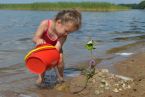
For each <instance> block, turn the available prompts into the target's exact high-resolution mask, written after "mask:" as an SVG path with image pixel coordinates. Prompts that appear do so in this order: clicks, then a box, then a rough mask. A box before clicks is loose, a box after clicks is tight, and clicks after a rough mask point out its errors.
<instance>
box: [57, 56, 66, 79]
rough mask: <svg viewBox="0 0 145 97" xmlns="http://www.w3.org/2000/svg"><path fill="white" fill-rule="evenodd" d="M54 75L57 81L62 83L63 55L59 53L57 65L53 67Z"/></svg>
mask: <svg viewBox="0 0 145 97" xmlns="http://www.w3.org/2000/svg"><path fill="white" fill-rule="evenodd" d="M55 71H56V75H57V77H58V80H59V81H64V61H63V54H62V53H60V60H59V63H58V65H57V66H56V67H55Z"/></svg>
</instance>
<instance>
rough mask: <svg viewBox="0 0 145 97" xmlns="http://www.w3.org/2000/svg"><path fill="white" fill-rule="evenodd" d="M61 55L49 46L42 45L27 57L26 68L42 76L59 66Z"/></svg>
mask: <svg viewBox="0 0 145 97" xmlns="http://www.w3.org/2000/svg"><path fill="white" fill-rule="evenodd" d="M59 58H60V54H59V52H58V50H57V49H56V48H55V47H54V46H52V45H48V44H44V45H40V46H37V47H36V48H34V49H33V50H31V51H30V52H29V53H28V54H27V55H26V56H25V63H26V67H27V68H28V69H29V70H30V71H31V72H32V73H35V74H42V73H43V72H44V71H46V70H47V69H50V68H52V67H54V66H56V65H57V64H58V61H59Z"/></svg>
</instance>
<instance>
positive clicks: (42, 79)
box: [36, 72, 45, 84]
mask: <svg viewBox="0 0 145 97" xmlns="http://www.w3.org/2000/svg"><path fill="white" fill-rule="evenodd" d="M44 75H45V72H44V73H42V74H39V75H38V78H37V80H36V84H41V83H43V81H44Z"/></svg>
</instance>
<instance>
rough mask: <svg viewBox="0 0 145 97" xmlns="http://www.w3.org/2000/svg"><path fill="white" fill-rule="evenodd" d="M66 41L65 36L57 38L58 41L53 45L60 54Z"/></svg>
mask: <svg viewBox="0 0 145 97" xmlns="http://www.w3.org/2000/svg"><path fill="white" fill-rule="evenodd" d="M66 39H67V36H64V37H62V38H59V39H58V41H57V43H56V45H55V47H56V49H57V50H58V51H59V52H60V53H62V46H63V44H64V42H65V41H66Z"/></svg>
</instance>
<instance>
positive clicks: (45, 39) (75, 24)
mask: <svg viewBox="0 0 145 97" xmlns="http://www.w3.org/2000/svg"><path fill="white" fill-rule="evenodd" d="M80 26H81V13H80V12H79V11H77V10H63V11H60V12H58V14H57V15H56V16H55V18H54V19H52V20H43V21H42V22H41V23H40V26H39V27H38V29H37V31H36V32H35V35H34V37H33V42H34V43H35V44H36V45H40V44H45V43H48V44H51V45H54V46H55V47H56V49H57V50H58V51H59V52H60V60H59V64H58V65H57V66H56V67H55V70H56V75H57V78H58V81H60V82H62V81H64V78H63V71H64V62H63V50H62V46H63V44H64V42H65V41H66V39H67V35H68V34H69V33H71V32H74V31H76V30H78V29H79V28H80ZM44 75H45V72H44V73H42V74H40V75H38V79H37V81H36V84H41V83H42V82H43V81H44Z"/></svg>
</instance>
